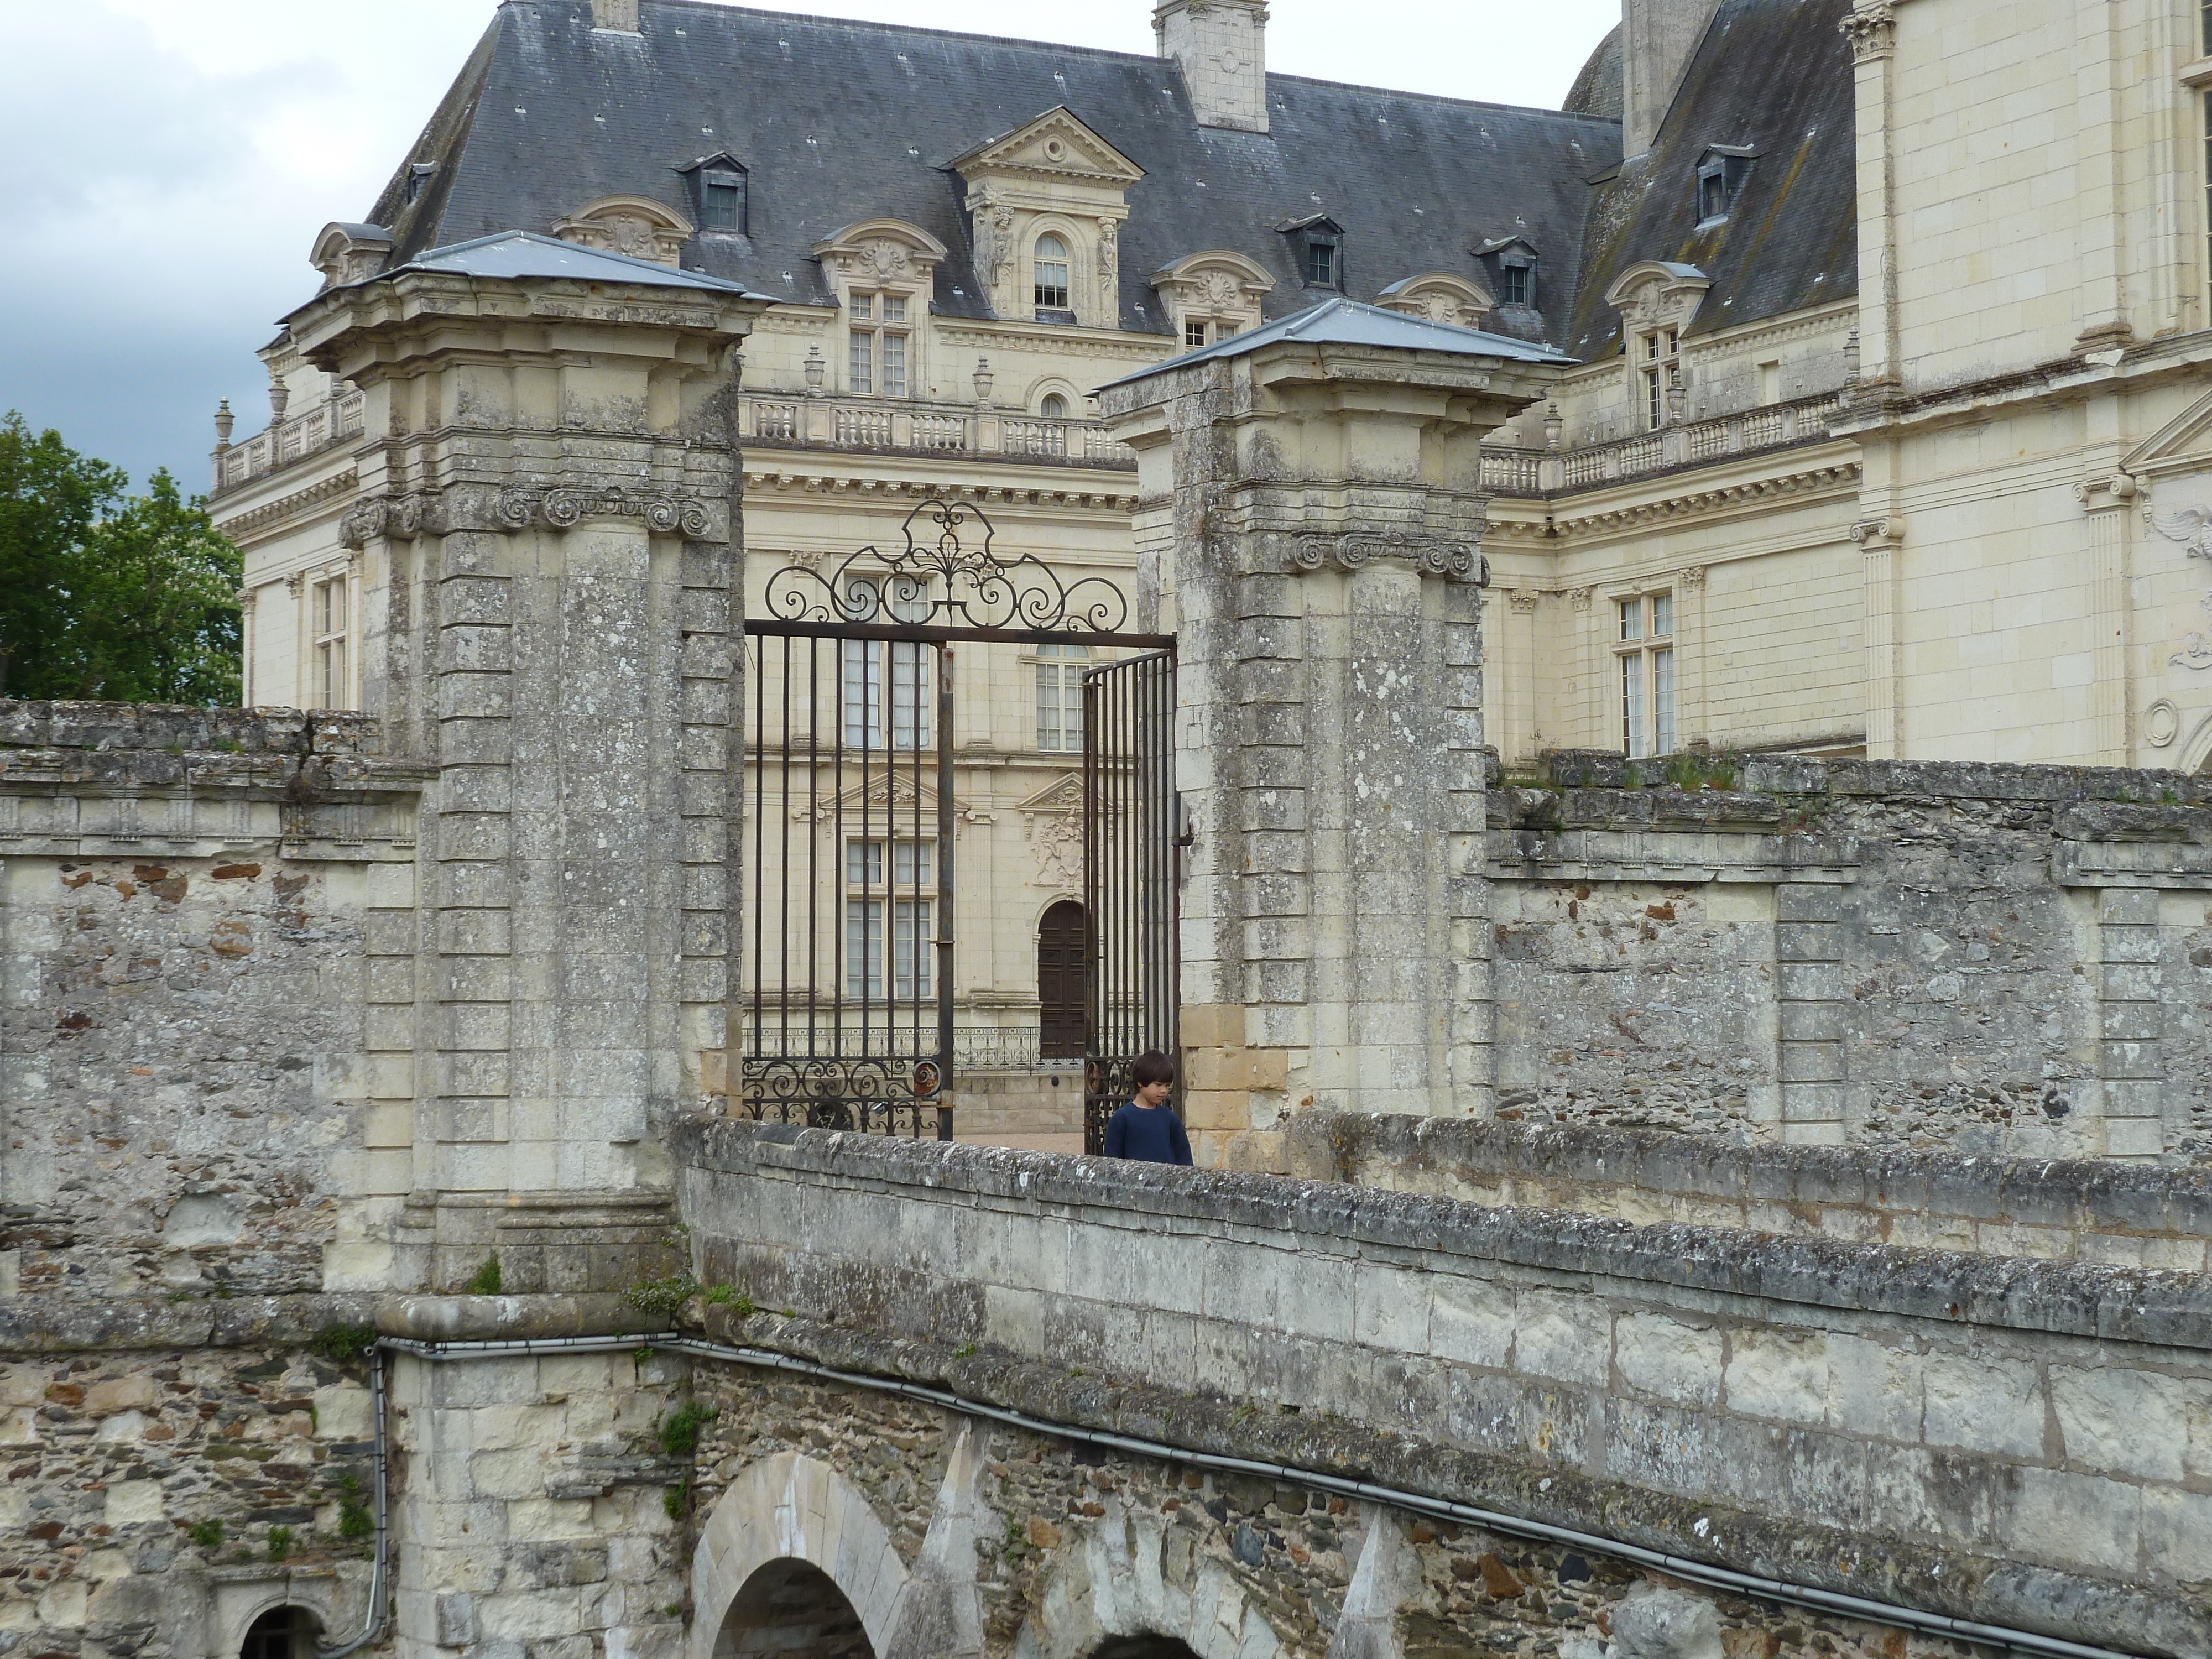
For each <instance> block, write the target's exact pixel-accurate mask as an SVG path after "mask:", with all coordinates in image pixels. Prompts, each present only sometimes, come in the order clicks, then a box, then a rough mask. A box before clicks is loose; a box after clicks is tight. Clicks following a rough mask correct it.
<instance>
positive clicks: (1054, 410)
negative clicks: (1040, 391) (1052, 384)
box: [1037, 392, 1067, 421]
mask: <svg viewBox="0 0 2212 1659" xmlns="http://www.w3.org/2000/svg"><path fill="white" fill-rule="evenodd" d="M1037 413H1038V414H1040V415H1042V416H1044V417H1045V419H1047V420H1048V421H1064V420H1066V418H1067V399H1066V398H1063V397H1061V396H1060V393H1058V392H1046V393H1045V394H1044V401H1043V402H1042V403H1041V404H1038V405H1037Z"/></svg>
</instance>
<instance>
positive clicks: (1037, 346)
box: [935, 317, 1172, 362]
mask: <svg viewBox="0 0 2212 1659" xmlns="http://www.w3.org/2000/svg"><path fill="white" fill-rule="evenodd" d="M935 328H936V335H937V343H938V344H939V346H955V345H979V346H986V345H987V346H991V347H994V348H995V349H999V350H1000V351H1040V350H1045V349H1050V350H1053V351H1056V352H1059V353H1060V354H1062V355H1063V356H1071V357H1116V358H1122V359H1126V360H1127V361H1129V362H1164V361H1166V359H1167V358H1168V357H1169V356H1170V355H1172V353H1171V346H1172V342H1170V340H1169V339H1168V338H1167V337H1165V336H1164V335H1158V334H1126V333H1113V332H1109V331H1103V330H1100V329H1084V328H1071V327H1069V326H1067V325H1064V324H1060V323H1018V322H987V321H974V320H970V319H967V318H951V317H940V318H939V319H936V325H935Z"/></svg>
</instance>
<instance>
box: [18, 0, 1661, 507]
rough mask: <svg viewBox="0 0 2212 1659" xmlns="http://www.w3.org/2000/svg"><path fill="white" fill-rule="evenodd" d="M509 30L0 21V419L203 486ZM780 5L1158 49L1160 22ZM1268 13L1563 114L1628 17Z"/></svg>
mask: <svg viewBox="0 0 2212 1659" xmlns="http://www.w3.org/2000/svg"><path fill="white" fill-rule="evenodd" d="M651 3H653V0H647V4H651ZM494 9H495V0H0V42H4V46H5V52H4V56H0V204H4V206H5V209H6V220H5V222H6V225H7V228H8V234H7V236H6V238H5V240H4V241H0V410H8V409H19V410H21V411H22V412H23V414H24V415H25V416H27V418H28V419H29V420H30V421H31V422H32V423H33V425H34V426H40V427H44V426H54V427H58V428H60V429H61V431H62V433H63V435H64V437H65V438H66V439H67V440H68V441H70V444H71V445H72V446H74V447H76V448H77V449H80V450H82V451H85V452H87V453H92V454H96V455H100V456H102V457H104V458H106V459H110V460H112V461H115V462H117V463H118V464H120V465H123V466H125V467H126V468H127V469H128V470H129V471H130V472H131V477H132V480H133V482H134V483H143V481H144V479H145V477H146V476H147V475H148V474H149V473H150V472H151V471H153V470H154V469H155V467H156V466H167V467H168V468H169V469H170V470H171V471H173V472H175V473H176V474H177V475H178V477H179V478H180V479H181V480H182V481H183V482H184V483H185V486H186V488H187V489H191V490H204V489H206V488H207V461H206V456H207V452H208V451H209V449H210V448H211V447H213V445H214V442H215V437H214V428H213V427H212V425H211V424H210V421H211V417H212V416H213V413H214V410H215V406H216V400H217V399H218V398H229V399H230V400H231V405H232V407H233V408H234V409H235V410H237V411H238V415H239V424H238V436H240V437H241V438H242V437H244V436H246V435H248V434H249V433H252V432H256V431H258V430H259V429H260V428H261V427H262V426H263V425H264V424H265V423H266V422H267V419H268V409H269V404H268V399H267V396H266V392H265V388H266V386H267V380H266V377H265V376H264V374H263V372H262V369H261V366H260V364H259V363H258V362H256V361H255V360H254V357H253V351H254V349H255V348H256V347H258V346H260V345H262V344H264V343H266V342H267V341H268V340H269V339H270V337H271V336H272V335H273V334H274V333H275V331H276V330H275V323H276V319H277V318H279V317H281V316H282V315H283V314H284V313H286V312H287V311H289V310H290V309H291V308H292V307H295V306H296V305H298V304H299V303H300V302H301V301H303V300H305V299H306V298H307V297H308V295H311V294H312V293H313V291H314V287H315V284H316V283H317V281H318V278H317V277H316V276H315V274H314V273H313V270H310V269H309V267H308V265H307V248H308V245H309V243H310V242H311V241H312V240H313V238H314V235H315V233H316V232H317V231H318V230H319V229H321V228H322V227H323V226H324V225H325V224H327V223H328V222H330V221H331V220H333V219H356V218H359V217H361V216H362V215H364V214H365V213H366V212H367V211H368V207H369V205H370V204H371V203H373V202H374V200H375V198H376V196H377V193H378V191H379V190H380V188H381V186H382V185H383V183H384V180H385V179H386V177H388V176H389V174H390V173H391V172H392V169H393V167H396V166H397V165H398V162H399V161H400V160H401V158H402V156H403V155H404V152H405V151H406V149H407V148H408V146H409V145H410V144H411V143H413V141H414V138H415V136H416V133H417V132H419V131H421V129H422V124H423V123H424V121H426V120H427V119H428V117H429V114H430V112H431V110H432V109H433V108H434V107H435V105H436V103H437V101H438V98H439V96H440V94H442V93H443V92H444V91H445V89H446V88H447V84H448V83H449V82H451V81H452V79H453V76H454V75H455V74H456V73H458V72H459V69H460V66H461V64H462V61H463V60H464V58H465V57H466V56H467V53H468V50H469V48H470V46H471V45H472V44H473V43H474V42H475V40H476V39H477V36H478V35H479V34H480V33H482V32H483V27H484V26H485V24H486V23H487V22H488V21H489V19H490V17H491V15H492V13H493V11H494ZM778 9H790V10H803V11H811V12H814V13H817V14H823V15H833V16H839V17H854V18H866V19H870V20H873V21H885V22H902V23H926V24H928V25H930V26H932V27H942V28H951V29H965V30H970V31H973V32H975V33H988V34H1007V35H1021V36H1027V37H1030V38H1038V37H1048V38H1050V39H1054V40H1065V41H1066V42H1068V43H1070V44H1072V45H1078V46H1104V47H1109V48H1113V49H1115V50H1119V51H1124V52H1150V51H1151V50H1152V27H1151V15H1152V6H1151V4H1150V3H1149V0H1090V3H1087V4H1084V5H1079V6H1077V7H1075V8H1073V9H1067V10H1060V9H1053V8H1048V7H1039V6H1037V5H1036V4H1034V3H1030V0H1020V3H1018V0H935V3H934V4H918V3H915V0H817V3H813V4H801V5H796V6H792V7H788V8H778ZM1269 9H1270V12H1271V14H1272V15H1271V21H1270V22H1269V24H1268V35H1267V64H1268V67H1269V68H1270V69H1273V70H1279V71H1281V72H1283V73H1286V74H1292V75H1310V76H1325V77H1327V78H1329V79H1332V80H1340V81H1352V82H1363V83H1365V84H1369V85H1374V86H1383V87H1395V88H1406V89H1409V90H1413V91H1418V92H1433V93H1443V94H1449V95H1451V96H1455V97H1462V98H1478V99H1485V100H1492V101H1496V102H1500V103H1513V104H1531V105H1537V106H1546V107H1557V106H1558V105H1559V100H1561V98H1563V97H1564V96H1565V94H1566V90H1567V88H1568V85H1569V84H1570V82H1572V81H1573V79H1574V76H1575V72H1576V70H1578V69H1579V68H1580V67H1581V66H1582V63H1583V59H1584V58H1586V57H1587V56H1588V55H1589V52H1590V49H1591V48H1592V47H1593V46H1595V45H1596V43H1597V42H1598V40H1600V39H1601V38H1602V36H1603V35H1604V33H1605V32H1606V31H1607V29H1608V28H1610V27H1612V26H1613V23H1614V22H1616V21H1618V20H1619V18H1620V0H1543V3H1541V4H1536V5H1528V4H1522V3H1512V4H1508V3H1506V0H1395V3H1392V4H1389V5H1376V7H1375V8H1374V9H1372V10H1370V9H1369V8H1368V7H1366V6H1364V5H1346V4H1345V3H1344V0H1273V3H1272V4H1271V6H1270V8H1269ZM865 208H866V204H865V203H856V204H854V212H855V213H856V214H858V213H860V212H861V211H863V210H865Z"/></svg>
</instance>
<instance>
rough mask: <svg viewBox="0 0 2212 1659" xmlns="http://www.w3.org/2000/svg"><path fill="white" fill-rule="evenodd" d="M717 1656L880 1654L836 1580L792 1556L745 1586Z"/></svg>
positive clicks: (727, 1617)
mask: <svg viewBox="0 0 2212 1659" xmlns="http://www.w3.org/2000/svg"><path fill="white" fill-rule="evenodd" d="M863 1651H865V1652H866V1653H867V1654H869V1655H871V1656H872V1655H874V1654H875V1653H876V1652H877V1649H876V1646H875V1644H873V1643H872V1642H870V1641H869V1640H868V1638H867V1636H866V1632H865V1631H864V1630H863V1629H862V1627H861V1625H860V1613H859V1610H858V1609H856V1608H855V1607H854V1606H853V1603H852V1599H851V1598H850V1597H849V1596H848V1595H846V1594H845V1592H844V1591H843V1590H842V1589H838V1588H837V1584H836V1580H834V1579H833V1578H831V1577H829V1574H828V1573H826V1572H824V1571H822V1569H821V1568H819V1567H817V1566H811V1565H808V1564H807V1563H806V1562H804V1561H799V1560H794V1559H791V1558H789V1557H785V1558H783V1559H779V1560H775V1561H771V1562H769V1564H768V1565H765V1566H763V1567H762V1568H761V1569H760V1570H759V1571H757V1572H756V1573H754V1574H753V1576H752V1577H750V1578H749V1579H747V1580H746V1581H745V1583H744V1586H743V1587H742V1588H741V1589H739V1590H738V1595H737V1599H736V1600H735V1601H732V1603H731V1604H730V1610H729V1611H728V1612H727V1613H724V1614H723V1615H722V1622H721V1624H720V1626H718V1627H717V1629H716V1631H715V1632H714V1656H715V1659H753V1656H755V1655H760V1656H775V1659H843V1656H848V1655H850V1656H858V1655H859V1654H860V1653H862V1652H863Z"/></svg>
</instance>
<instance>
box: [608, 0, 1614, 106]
mask: <svg viewBox="0 0 2212 1659" xmlns="http://www.w3.org/2000/svg"><path fill="white" fill-rule="evenodd" d="M651 3H652V4H653V5H655V6H684V7H688V8H690V9H692V10H695V11H704V12H744V13H747V14H750V15H752V16H755V17H783V18H789V19H790V20H791V21H793V22H798V23H827V24H830V25H832V26H834V27H838V28H859V29H880V30H882V31H883V32H884V33H889V34H908V35H922V36H927V37H928V38H930V39H932V40H979V41H987V42H988V43H990V44H991V45H993V46H1034V47H1036V48H1037V49H1038V50H1040V51H1043V52H1059V53H1067V52H1074V53H1079V54H1080V55H1082V56H1083V57H1085V58H1116V59H1119V60H1120V61H1121V62H1123V63H1129V64H1158V63H1164V62H1166V61H1167V60H1166V59H1164V58H1159V57H1157V56H1154V55H1152V54H1150V53H1146V52H1117V51H1115V49H1114V48H1113V47H1111V46H1073V45H1071V44H1069V43H1067V42H1066V41H1060V40H1036V39H1033V38H1031V37H1030V36H1027V35H1018V34H982V33H974V32H972V31H970V30H967V29H946V28H933V27H928V26H927V25H926V24H921V23H885V22H881V21H878V20H876V19H874V18H868V17H825V16H823V15H822V14H821V13H819V12H805V11H783V10H780V9H771V8H769V7H766V6H736V5H731V4H728V3H726V0H651ZM1267 79H1268V80H1270V81H1297V82H1302V83H1303V84H1304V85H1306V86H1310V87H1341V88H1344V89H1345V90H1346V91H1348V92H1371V93H1380V94H1384V95H1385V96H1388V97H1391V98H1419V99H1424V100H1427V101H1429V102H1431V103H1437V104H1450V105H1453V106H1456V107H1458V108H1461V109H1494V110H1497V111H1499V112H1501V113H1505V114H1512V115H1541V116H1544V117H1547V118H1549V119H1552V120H1554V121H1565V122H1573V123H1579V124H1585V125H1597V126H1608V125H1610V126H1616V127H1617V126H1619V125H1620V121H1619V120H1618V119H1617V118H1609V117H1607V116H1602V115H1577V114H1575V113H1572V112H1570V111H1566V110H1559V109H1546V108H1544V107H1542V106H1541V105H1536V104H1502V103H1499V102H1498V101H1497V100H1495V99H1489V98H1455V97H1454V96H1452V94H1449V93H1447V92H1416V91H1414V90H1413V89H1412V88H1407V87H1376V86H1370V85H1368V84H1367V83H1366V82H1361V81H1335V80H1331V79H1329V78H1328V76H1319V75H1291V74H1288V73H1285V71H1283V70H1267ZM1009 130H1010V131H1011V130H1012V129H1009ZM1262 136H1264V135H1262Z"/></svg>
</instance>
